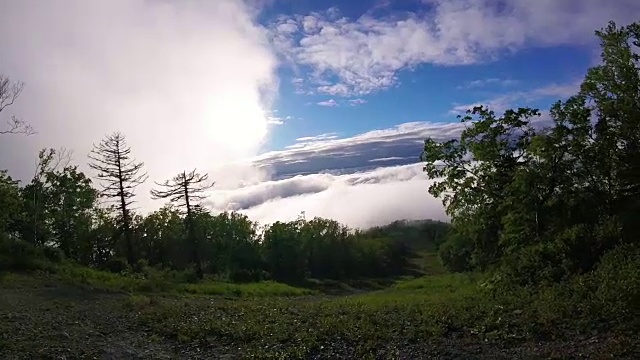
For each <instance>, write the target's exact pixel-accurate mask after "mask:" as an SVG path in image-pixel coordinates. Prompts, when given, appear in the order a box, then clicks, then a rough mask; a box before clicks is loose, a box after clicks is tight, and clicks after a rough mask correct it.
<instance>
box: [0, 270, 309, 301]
mask: <svg viewBox="0 0 640 360" xmlns="http://www.w3.org/2000/svg"><path fill="white" fill-rule="evenodd" d="M43 281H45V282H46V281H49V282H56V281H57V282H62V283H64V284H68V285H74V286H80V287H85V288H88V289H94V290H102V291H109V292H125V293H132V294H133V293H141V294H153V293H157V294H178V295H179V294H189V295H210V296H229V297H261V298H263V297H268V296H272V297H274V296H276V297H292V296H308V295H313V294H315V293H317V292H316V291H314V290H310V289H305V288H300V287H294V286H291V285H287V284H282V283H278V282H275V281H263V282H257V283H247V284H235V283H226V282H220V281H202V282H198V283H192V284H189V283H184V282H181V281H180V279H179V278H178V276H177V275H175V274H172V273H170V272H163V271H159V270H154V269H147V271H146V272H145V273H144V274H115V273H110V272H105V271H100V270H96V269H91V268H87V267H82V266H78V265H74V264H70V263H64V264H57V265H55V266H51V267H50V268H49V269H48V271H37V272H36V277H33V276H24V275H18V274H14V273H2V274H0V284H3V285H5V286H10V285H11V284H14V285H20V286H24V285H25V284H28V283H30V282H32V283H33V284H36V285H38V284H42V282H43Z"/></svg>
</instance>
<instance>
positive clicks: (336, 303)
mask: <svg viewBox="0 0 640 360" xmlns="http://www.w3.org/2000/svg"><path fill="white" fill-rule="evenodd" d="M452 278H457V276H451V275H448V276H445V277H443V278H438V277H433V278H429V279H416V280H411V281H406V282H402V283H399V284H398V285H396V286H395V287H394V288H391V289H388V290H382V291H376V292H371V293H367V294H363V295H354V296H342V297H330V298H327V297H320V298H315V299H313V298H311V299H310V300H308V301H300V300H293V299H291V300H289V299H286V298H274V297H272V298H266V299H262V300H251V299H246V300H245V299H239V300H233V301H225V300H223V299H222V300H217V301H215V302H211V301H208V300H204V299H202V300H198V299H189V300H185V299H179V298H177V299H176V298H171V299H169V298H156V299H154V300H153V301H148V300H142V301H140V300H136V301H138V302H140V306H139V307H138V310H139V311H141V312H142V313H143V319H144V321H145V323H146V325H148V326H150V327H151V328H152V329H154V331H156V332H158V333H159V334H161V335H162V336H166V337H170V338H173V339H178V340H179V341H181V342H184V343H203V344H206V343H216V344H219V343H222V344H244V346H245V349H244V350H245V351H247V353H248V354H255V355H256V356H259V357H265V356H266V357H268V356H275V357H281V358H299V357H306V356H308V355H310V354H314V353H317V352H318V351H320V350H322V352H323V354H325V355H326V356H329V357H331V356H340V355H346V354H345V353H344V351H347V349H350V350H349V351H350V353H349V354H348V355H349V356H355V357H358V358H362V357H367V356H373V355H374V354H375V353H376V352H377V351H379V350H380V349H388V350H389V351H391V350H392V349H397V348H399V347H401V346H403V344H410V343H413V344H415V343H418V342H426V341H428V340H429V339H433V338H434V337H438V336H442V335H443V334H445V333H446V332H447V331H449V330H450V329H451V328H452V327H453V326H457V327H462V326H464V323H465V322H466V321H467V320H468V315H469V314H470V312H468V311H462V312H458V310H461V309H462V308H463V307H464V304H466V296H468V295H469V294H471V293H473V291H474V289H476V285H475V284H474V283H473V281H472V280H471V279H468V280H463V279H460V280H458V281H455V282H454V285H452V287H450V288H449V291H448V292H449V293H450V294H457V297H454V296H449V297H448V298H447V299H446V301H445V297H443V295H442V294H440V293H439V292H438V291H433V290H435V289H441V288H443V285H442V284H443V283H444V282H446V281H448V280H449V279H452ZM429 284H431V285H429ZM452 299H455V300H456V301H451V300H452ZM152 302H153V305H151V304H150V303H152ZM134 306H135V305H134ZM196 319H197V320H196Z"/></svg>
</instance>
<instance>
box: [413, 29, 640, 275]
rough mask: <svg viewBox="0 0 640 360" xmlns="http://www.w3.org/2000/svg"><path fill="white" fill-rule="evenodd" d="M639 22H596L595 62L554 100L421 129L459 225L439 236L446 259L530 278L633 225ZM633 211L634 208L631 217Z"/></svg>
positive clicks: (565, 266)
mask: <svg viewBox="0 0 640 360" xmlns="http://www.w3.org/2000/svg"><path fill="white" fill-rule="evenodd" d="M639 29H640V24H632V25H630V26H627V27H621V28H618V27H616V26H615V25H614V24H610V25H609V26H608V27H607V28H606V29H604V30H602V31H599V32H597V35H598V37H599V38H600V40H601V45H602V64H601V65H599V66H596V67H594V68H592V69H590V70H589V72H588V73H587V75H586V77H585V80H584V81H583V84H582V86H581V90H580V92H579V93H578V94H576V95H575V96H573V97H571V98H569V99H568V100H567V101H564V102H558V103H556V104H555V105H554V106H553V107H552V108H551V111H550V116H551V120H552V123H551V125H550V126H548V127H542V126H540V124H541V123H540V122H539V121H538V119H537V118H538V117H539V116H540V113H539V112H538V111H537V110H535V109H522V108H521V109H518V110H507V111H505V112H504V114H503V115H502V116H498V115H496V114H495V113H494V112H493V111H491V110H489V109H486V108H484V107H476V108H474V109H472V110H470V111H469V112H468V113H467V116H465V117H463V118H462V121H463V122H466V123H467V124H468V126H467V128H466V129H465V130H464V131H463V133H462V135H461V136H460V138H459V139H453V140H449V141H446V142H436V141H435V140H433V139H427V140H426V141H425V147H424V153H423V160H424V161H425V162H426V164H425V167H424V170H425V172H426V173H427V174H428V175H429V177H431V178H433V179H436V181H434V182H433V184H432V185H431V186H430V188H429V192H430V193H431V194H432V195H433V196H436V197H441V198H442V200H443V204H444V205H445V207H446V211H447V213H448V214H449V215H451V217H452V223H453V225H454V228H455V231H454V232H452V233H451V234H450V236H449V239H448V240H447V242H446V243H445V244H444V245H443V246H442V248H441V252H440V255H441V259H442V260H443V262H444V263H445V265H446V266H447V267H448V268H449V269H451V270H454V271H467V270H470V269H475V270H489V269H492V270H496V271H499V272H501V273H502V276H501V278H502V279H504V280H505V281H507V282H515V283H517V284H520V285H535V284H540V283H545V282H558V281H565V280H568V279H570V278H571V277H573V276H576V275H578V274H582V273H585V272H589V271H590V270H592V269H593V268H594V266H596V264H598V262H599V261H600V259H601V258H602V256H603V255H604V254H606V253H607V252H608V251H609V250H611V249H612V248H614V247H615V246H617V245H618V244H621V243H637V241H638V235H640V231H639V230H640V228H639V227H638V225H637V218H638V215H639V214H640V175H638V174H640V162H639V161H638V159H640V123H639V121H640V120H639V119H640V106H639V104H640V95H639V94H640V58H639V57H638V52H637V50H638V43H639V41H640V30H639ZM634 219H635V220H634Z"/></svg>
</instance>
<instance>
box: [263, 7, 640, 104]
mask: <svg viewBox="0 0 640 360" xmlns="http://www.w3.org/2000/svg"><path fill="white" fill-rule="evenodd" d="M423 3H424V4H425V9H424V11H423V12H421V13H405V14H398V15H394V16H387V17H385V18H377V17H374V16H372V15H371V14H365V15H363V16H361V17H360V18H357V19H349V18H346V17H343V16H342V14H341V13H340V11H339V10H338V9H337V8H331V9H329V10H327V11H324V12H314V13H311V14H308V15H294V16H282V17H280V18H279V19H278V20H277V21H276V22H275V23H274V24H273V25H272V27H271V37H272V42H273V43H274V44H275V46H276V47H277V48H278V49H279V51H280V53H281V54H282V55H283V57H284V58H285V59H288V60H289V61H291V62H292V63H294V64H295V66H296V68H299V69H301V70H300V72H304V73H306V79H301V80H304V82H302V81H300V80H299V83H298V85H299V86H300V92H302V93H308V92H313V91H315V92H318V93H325V94H330V95H333V96H355V95H364V94H368V93H372V92H375V91H378V90H381V89H386V88H389V87H391V86H394V85H395V84H397V82H398V72H399V71H400V70H403V69H409V68H412V67H415V66H417V65H420V64H425V63H427V64H435V65H463V64H473V63H478V62H484V61H490V60H492V59H493V58H495V57H496V56H499V55H500V54H501V53H503V52H513V51H517V50H519V49H521V48H523V47H525V46H538V47H549V46H556V45H564V44H572V45H575V44H584V43H586V42H590V41H593V39H594V36H593V31H594V30H595V29H598V28H600V27H602V26H604V25H606V22H607V21H609V20H615V21H618V22H621V23H628V22H630V21H635V20H637V15H638V14H639V13H640V2H638V1H635V0H617V1H615V5H614V3H611V2H606V1H601V0H581V1H575V0H538V1H530V0H501V1H498V0H423ZM303 85H307V89H306V90H304V89H302V86H303Z"/></svg>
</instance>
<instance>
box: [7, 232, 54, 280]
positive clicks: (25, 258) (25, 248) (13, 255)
mask: <svg viewBox="0 0 640 360" xmlns="http://www.w3.org/2000/svg"><path fill="white" fill-rule="evenodd" d="M43 260H44V259H43V255H42V253H41V252H40V251H39V249H37V248H35V247H34V246H33V245H31V244H29V243H27V242H25V241H22V240H19V239H15V238H10V237H8V236H7V235H6V234H3V233H0V271H33V270H39V269H41V268H43V267H44V266H45V265H46V264H45V263H44V261H43Z"/></svg>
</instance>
